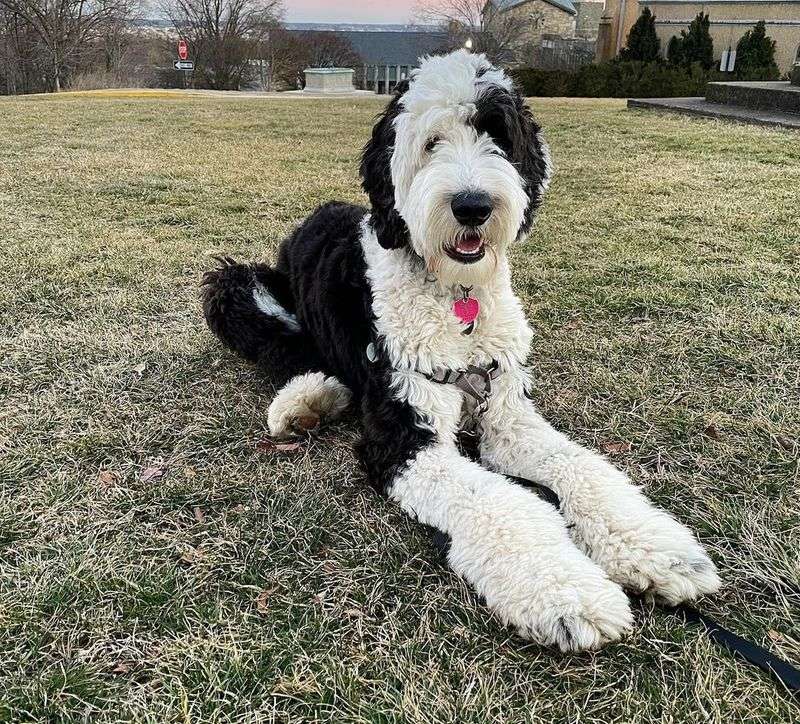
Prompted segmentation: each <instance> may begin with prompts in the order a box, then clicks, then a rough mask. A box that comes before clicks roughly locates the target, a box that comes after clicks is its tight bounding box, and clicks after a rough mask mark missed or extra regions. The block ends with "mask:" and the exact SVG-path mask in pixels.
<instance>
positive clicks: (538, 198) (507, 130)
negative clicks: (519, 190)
mask: <svg viewBox="0 0 800 724" xmlns="http://www.w3.org/2000/svg"><path fill="white" fill-rule="evenodd" d="M475 108H476V111H475V116H474V117H473V119H472V125H473V126H474V127H475V130H477V131H478V132H479V133H487V134H488V135H489V136H491V137H492V139H494V142H495V143H496V144H497V145H498V146H499V147H500V148H501V149H502V150H503V152H504V153H505V154H506V158H507V159H508V160H509V161H510V162H511V163H512V164H514V166H515V167H516V169H517V172H518V173H519V175H520V176H521V177H522V179H523V181H524V182H525V192H526V193H527V195H528V206H527V208H526V209H525V217H524V220H523V223H522V227H521V228H520V230H519V235H520V236H522V235H524V234H525V233H527V232H528V230H529V229H530V227H531V224H532V223H533V216H534V213H535V212H536V209H537V208H538V207H539V205H540V204H541V202H542V193H541V183H542V181H543V180H544V179H545V177H546V175H547V164H546V163H545V156H544V153H543V151H542V145H541V140H540V138H539V131H540V130H541V129H540V128H539V126H538V124H537V123H536V121H535V120H534V119H533V115H532V114H531V112H530V109H529V108H528V106H527V105H526V104H525V101H524V100H523V98H522V96H520V94H519V93H517V92H516V91H514V92H509V91H507V90H506V89H505V88H501V87H500V86H492V87H491V88H488V89H486V90H485V91H484V92H483V93H481V95H480V96H478V100H477V102H476V104H475Z"/></svg>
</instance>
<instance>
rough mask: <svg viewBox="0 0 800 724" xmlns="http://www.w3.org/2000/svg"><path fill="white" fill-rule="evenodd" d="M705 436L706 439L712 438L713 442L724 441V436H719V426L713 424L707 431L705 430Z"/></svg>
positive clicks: (707, 427)
mask: <svg viewBox="0 0 800 724" xmlns="http://www.w3.org/2000/svg"><path fill="white" fill-rule="evenodd" d="M703 434H704V435H705V436H706V437H710V438H711V439H712V440H721V439H722V435H720V434H719V430H717V426H716V425H715V424H714V423H713V422H712V423H711V424H710V425H707V426H706V428H705V430H703Z"/></svg>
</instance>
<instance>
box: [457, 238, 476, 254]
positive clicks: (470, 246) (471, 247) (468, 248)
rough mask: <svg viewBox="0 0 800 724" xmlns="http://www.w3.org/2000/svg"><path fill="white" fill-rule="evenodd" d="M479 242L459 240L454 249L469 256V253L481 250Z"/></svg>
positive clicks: (468, 239) (469, 239)
mask: <svg viewBox="0 0 800 724" xmlns="http://www.w3.org/2000/svg"><path fill="white" fill-rule="evenodd" d="M481 243H482V242H481V240H480V239H479V238H474V239H473V238H467V239H461V241H459V242H458V244H456V249H458V251H461V252H466V253H467V254H469V253H470V252H473V251H477V250H478V249H480V248H481Z"/></svg>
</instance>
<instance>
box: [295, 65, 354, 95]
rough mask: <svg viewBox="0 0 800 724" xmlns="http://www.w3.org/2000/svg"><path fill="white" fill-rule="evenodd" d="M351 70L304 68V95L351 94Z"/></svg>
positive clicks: (352, 71)
mask: <svg viewBox="0 0 800 724" xmlns="http://www.w3.org/2000/svg"><path fill="white" fill-rule="evenodd" d="M354 72H355V71H354V70H353V69H352V68H306V69H305V70H304V71H303V74H304V75H305V77H306V87H305V89H304V90H303V92H304V93H352V92H353V91H354V90H355V88H354V87H353V73H354Z"/></svg>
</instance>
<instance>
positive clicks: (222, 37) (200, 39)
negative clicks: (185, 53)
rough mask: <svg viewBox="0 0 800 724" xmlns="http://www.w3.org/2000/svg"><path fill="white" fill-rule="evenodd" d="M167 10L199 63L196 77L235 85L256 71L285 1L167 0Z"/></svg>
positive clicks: (199, 80)
mask: <svg viewBox="0 0 800 724" xmlns="http://www.w3.org/2000/svg"><path fill="white" fill-rule="evenodd" d="M163 8H164V11H165V12H166V14H167V15H168V17H169V18H170V19H171V21H172V23H173V25H174V26H175V29H176V30H177V32H178V33H179V35H180V37H181V38H183V39H185V40H186V41H187V42H188V44H189V52H190V53H191V55H192V59H193V60H194V62H195V82H196V83H199V84H200V85H203V86H206V87H208V88H216V89H228V90H231V89H232V90H236V89H238V88H239V86H240V85H241V84H242V83H243V82H244V81H246V80H248V79H249V77H250V76H251V75H253V74H254V66H253V63H252V61H256V60H258V58H259V55H261V54H262V53H263V47H264V44H265V43H266V41H267V40H268V37H269V36H268V34H269V32H270V31H271V30H275V29H277V27H278V26H279V20H280V17H281V14H282V4H281V0H165V2H164V5H163Z"/></svg>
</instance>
